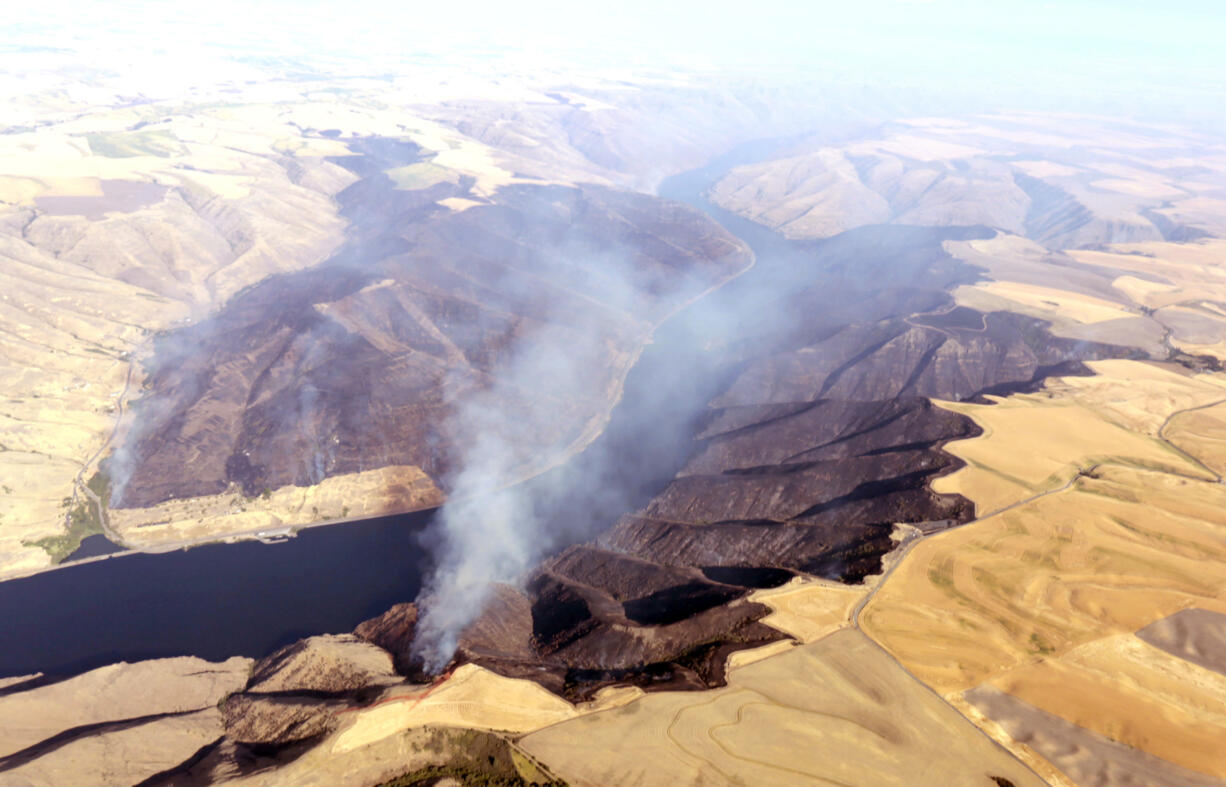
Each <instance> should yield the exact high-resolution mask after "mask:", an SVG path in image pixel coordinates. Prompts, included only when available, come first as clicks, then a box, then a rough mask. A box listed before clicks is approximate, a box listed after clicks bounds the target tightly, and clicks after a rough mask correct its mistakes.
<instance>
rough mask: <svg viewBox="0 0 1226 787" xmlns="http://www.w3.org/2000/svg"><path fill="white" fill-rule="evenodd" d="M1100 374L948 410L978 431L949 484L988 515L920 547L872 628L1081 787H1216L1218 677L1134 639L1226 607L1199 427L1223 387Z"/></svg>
mask: <svg viewBox="0 0 1226 787" xmlns="http://www.w3.org/2000/svg"><path fill="white" fill-rule="evenodd" d="M1090 366H1091V367H1092V369H1093V371H1094V372H1096V375H1095V376H1092V377H1069V378H1062V379H1058V380H1052V381H1050V382H1049V383H1048V384H1047V385H1046V386H1045V387H1044V389H1043V390H1042V391H1040V392H1038V393H1035V394H1023V395H1014V396H1010V397H1007V398H1004V399H1001V400H998V401H997V402H995V403H993V404H988V405H975V404H946V405H944V406H947V407H951V408H956V409H957V410H959V411H960V412H964V413H966V414H967V415H969V416H971V417H972V418H974V419H976V421H977V422H978V423H980V425H981V426H983V427H984V434H983V435H982V436H980V437H977V438H972V439H969V440H966V441H962V442H958V443H953V444H951V445H950V446H949V450H950V451H952V452H953V453H955V454H957V455H959V456H961V457H963V458H964V459H965V460H966V461H967V463H968V464H967V467H965V468H963V469H962V470H960V471H958V472H956V473H954V474H952V475H950V476H947V477H945V478H943V479H940V480H939V481H938V482H937V483H938V484H939V485H941V488H942V489H943V490H945V491H955V490H956V491H958V492H960V493H961V494H964V495H966V496H968V497H970V498H971V499H972V500H974V501H975V502H976V504H977V506H978V507H979V509H980V511H982V512H984V513H985V514H987V518H984V519H980V520H978V521H976V522H973V523H971V524H969V525H967V526H965V527H963V528H960V529H958V530H955V531H952V532H948V533H944V534H940V535H937V536H933V537H931V538H930V539H927V540H926V541H924V542H923V543H920V544H918V545H916V546H915V547H914V548H913V549H912V550H911V551H910V552H909V553H908V554H907V556H906V557H905V558H904V559H903V560H902V561H901V563H900V564H899V567H898V569H897V570H896V571H895V572H894V573H893V574H892V575H891V576H890V577H889V578H888V579H887V580H886V581H885V583H884V584H883V585H882V586H881V588H880V590H879V591H878V592H877V593H876V594H875V596H874V597H873V598H872V600H871V601H870V602H869V603H868V604H867V606H866V607H865V609H864V611H863V613H862V615H861V618H860V620H861V623H862V625H863V628H864V631H865V633H867V634H868V635H869V636H871V637H872V638H873V639H875V640H876V641H878V642H880V643H881V644H882V646H883V647H885V648H886V649H887V650H889V651H890V652H891V653H892V654H894V655H895V656H896V657H897V658H898V659H899V660H900V662H901V663H902V664H903V665H904V666H906V667H907V669H908V670H910V671H911V672H912V673H913V674H915V675H916V676H917V677H918V678H920V679H921V680H923V681H924V682H925V683H927V684H928V685H930V686H932V687H933V688H934V689H936V690H937V691H938V692H940V693H941V694H942V695H944V696H946V697H947V698H948V699H950V700H951V701H952V702H954V703H955V705H957V706H958V707H960V708H962V709H963V710H964V712H966V713H968V714H969V715H970V716H971V717H972V718H975V719H976V720H977V721H979V722H980V723H982V724H984V725H985V729H987V730H989V731H991V732H993V733H994V734H996V735H998V736H1004V737H1003V738H1002V740H1003V741H1004V742H1006V743H1007V744H1008V745H1009V746H1010V747H1011V748H1013V749H1014V750H1015V751H1017V752H1018V753H1019V754H1021V755H1022V756H1033V754H1035V753H1037V754H1039V755H1041V756H1044V757H1046V758H1047V759H1048V760H1049V761H1050V762H1052V763H1053V764H1054V765H1056V767H1058V768H1060V769H1062V770H1063V771H1064V773H1065V774H1066V775H1067V776H1069V777H1070V778H1072V779H1073V780H1074V781H1075V782H1078V783H1082V782H1085V781H1089V782H1093V781H1095V780H1098V779H1101V778H1108V779H1114V778H1117V777H1118V774H1120V773H1126V772H1134V773H1137V774H1141V773H1145V774H1149V775H1148V776H1146V777H1145V778H1146V779H1149V780H1150V783H1171V784H1181V783H1200V781H1199V780H1201V779H1202V778H1208V777H1209V776H1216V777H1219V778H1220V777H1222V776H1224V775H1226V770H1224V767H1223V761H1222V760H1221V758H1220V756H1219V754H1218V753H1217V751H1216V748H1215V747H1214V746H1213V745H1211V744H1210V743H1209V742H1210V741H1215V740H1218V739H1220V737H1221V735H1222V734H1223V733H1224V732H1226V728H1223V724H1224V721H1226V720H1224V719H1223V718H1222V717H1221V714H1220V709H1219V708H1218V707H1217V706H1218V705H1219V704H1220V700H1215V699H1214V698H1215V697H1218V696H1219V695H1220V694H1221V691H1222V690H1223V687H1224V686H1226V684H1222V678H1221V675H1220V674H1217V673H1214V672H1212V670H1211V669H1207V668H1205V667H1204V666H1199V665H1198V664H1197V663H1195V662H1194V661H1189V660H1188V658H1189V656H1188V655H1186V654H1185V653H1182V652H1181V651H1180V650H1179V648H1178V647H1174V646H1172V648H1171V652H1164V651H1163V650H1161V649H1160V648H1158V647H1155V646H1152V645H1149V644H1146V643H1145V642H1143V641H1142V640H1140V639H1137V638H1136V637H1135V636H1134V635H1133V633H1134V632H1137V631H1138V630H1141V629H1144V628H1145V627H1147V626H1149V625H1150V624H1153V623H1154V622H1155V621H1158V620H1160V619H1163V618H1165V617H1167V616H1169V615H1172V614H1174V613H1178V612H1179V611H1180V610H1184V609H1187V608H1191V607H1195V608H1199V609H1203V610H1210V611H1212V610H1216V611H1218V612H1223V611H1226V568H1223V566H1224V565H1226V562H1224V561H1226V514H1224V513H1223V511H1226V487H1224V486H1223V485H1222V484H1221V483H1219V480H1218V476H1217V472H1216V470H1214V469H1213V468H1214V467H1215V466H1220V463H1221V462H1222V454H1221V450H1220V443H1218V442H1216V441H1215V440H1214V436H1213V431H1212V428H1206V424H1207V425H1208V426H1209V427H1212V426H1214V425H1216V424H1217V421H1216V420H1215V418H1214V416H1215V414H1216V411H1217V408H1218V407H1220V403H1221V401H1222V399H1223V388H1222V379H1221V377H1220V375H1216V374H1195V375H1194V374H1191V373H1188V372H1187V371H1186V370H1182V369H1179V368H1178V367H1170V366H1159V365H1153V364H1146V363H1139V362H1135V361H1104V362H1095V363H1092V364H1090ZM1198 417H1199V418H1201V419H1203V420H1202V421H1195V420H1193V421H1192V423H1193V424H1195V425H1197V426H1199V427H1200V428H1196V429H1188V428H1187V426H1186V425H1184V422H1185V419H1195V418H1198ZM1181 426H1182V429H1181V428H1180V427H1181ZM1217 428H1220V425H1218V426H1217ZM1215 463H1217V464H1216V465H1215ZM993 511H999V512H1000V513H996V514H992V513H991V512H993ZM1205 614H1209V613H1205ZM1180 631H1183V630H1182V629H1181V630H1180ZM1164 636H1167V637H1168V639H1170V638H1171V637H1175V638H1176V639H1177V638H1178V637H1176V635H1174V634H1169V635H1164ZM1179 636H1187V635H1186V633H1185V634H1180V635H1179ZM964 693H965V694H964ZM1112 774H1116V776H1112ZM1206 783H1208V782H1206Z"/></svg>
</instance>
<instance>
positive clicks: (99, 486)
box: [21, 470, 111, 563]
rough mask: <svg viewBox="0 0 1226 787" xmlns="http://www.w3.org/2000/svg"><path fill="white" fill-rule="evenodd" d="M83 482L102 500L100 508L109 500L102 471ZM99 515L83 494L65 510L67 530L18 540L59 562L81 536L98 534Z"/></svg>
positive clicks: (79, 544) (96, 508) (109, 484)
mask: <svg viewBox="0 0 1226 787" xmlns="http://www.w3.org/2000/svg"><path fill="white" fill-rule="evenodd" d="M85 485H86V486H87V487H89V489H90V491H92V492H93V493H94V494H95V495H97V496H98V499H99V500H100V501H102V508H105V507H106V506H107V505H108V504H109V503H110V500H111V480H110V478H109V477H107V475H106V473H104V472H102V471H101V470H99V471H98V472H97V473H94V475H93V477H91V478H90V479H89V481H87V482H86V484H85ZM70 502H71V501H70ZM102 516H104V514H103V512H102V511H101V510H100V509H99V507H98V506H96V505H94V501H93V500H91V499H89V498H86V499H84V500H81V501H80V502H78V503H77V504H76V506H74V507H73V508H72V509H71V510H69V512H68V529H67V532H64V533H61V534H60V535H58V536H47V537H45V538H40V539H37V540H35V541H22V542H21V544H22V546H27V547H38V548H39V549H41V550H43V551H45V552H46V553H47V554H48V555H50V556H51V562H52V563H62V562H64V559H65V558H67V557H68V556H69V555H71V554H72V553H73V552H76V551H77V549H78V548H80V546H81V542H82V541H83V540H85V539H86V538H88V537H89V536H96V535H101V534H102V532H103V530H102Z"/></svg>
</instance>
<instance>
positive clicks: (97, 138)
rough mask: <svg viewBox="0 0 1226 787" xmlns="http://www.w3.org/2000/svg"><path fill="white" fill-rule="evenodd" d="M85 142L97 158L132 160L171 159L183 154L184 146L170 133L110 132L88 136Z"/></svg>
mask: <svg viewBox="0 0 1226 787" xmlns="http://www.w3.org/2000/svg"><path fill="white" fill-rule="evenodd" d="M85 141H86V142H88V143H89V149H90V150H91V151H92V152H93V154H94V155H95V156H104V157H106V158H132V157H133V156H158V157H159V158H170V157H171V156H172V155H175V154H177V153H181V152H183V146H182V145H181V144H180V143H179V140H178V139H176V138H175V136H174V135H173V134H171V133H170V132H169V131H164V130H163V131H109V132H99V133H93V134H86V135H85Z"/></svg>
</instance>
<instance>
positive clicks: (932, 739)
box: [521, 631, 1042, 787]
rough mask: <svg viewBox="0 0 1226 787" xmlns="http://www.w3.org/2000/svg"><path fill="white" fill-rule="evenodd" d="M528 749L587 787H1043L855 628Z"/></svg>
mask: <svg viewBox="0 0 1226 787" xmlns="http://www.w3.org/2000/svg"><path fill="white" fill-rule="evenodd" d="M521 745H523V746H524V748H525V749H527V750H528V751H529V752H531V753H532V754H534V755H535V756H537V757H538V758H540V759H541V760H542V761H544V762H545V763H546V764H548V765H549V766H550V767H551V768H552V769H553V770H555V771H556V772H557V773H558V774H559V775H560V776H562V777H563V778H565V779H567V780H568V781H569V782H571V783H573V784H577V785H599V784H610V783H622V782H627V781H632V782H634V783H636V784H649V785H654V784H659V785H674V784H727V783H738V782H743V783H750V784H780V785H783V784H828V783H831V782H834V783H841V784H859V783H872V784H883V785H884V784H899V785H902V784H907V785H919V784H933V785H938V784H949V783H950V780H951V779H953V780H955V781H958V782H960V783H967V784H977V783H980V782H983V783H985V784H991V783H992V782H991V777H994V776H995V777H999V778H1003V779H1007V780H1009V782H1010V783H1012V784H1015V785H1019V787H1020V785H1031V784H1041V783H1042V782H1040V781H1039V780H1038V779H1037V778H1036V777H1035V776H1034V775H1033V774H1032V773H1030V772H1029V771H1027V770H1026V769H1025V768H1024V767H1023V766H1021V765H1020V763H1018V762H1017V761H1016V760H1013V759H1012V758H1011V757H1009V756H1008V755H1007V754H1006V753H1005V752H1004V751H1003V750H1001V749H999V748H998V747H997V746H996V745H995V744H994V743H992V742H991V741H990V740H989V739H988V738H987V737H986V736H984V735H982V734H981V733H979V732H978V731H977V730H976V729H975V728H974V727H973V726H971V725H970V724H969V723H968V722H967V721H966V720H965V719H963V718H962V717H961V716H959V715H958V714H957V713H956V712H955V711H954V710H953V709H952V708H950V707H949V706H947V705H945V704H944V703H943V702H941V701H940V700H939V699H938V698H937V697H936V696H934V695H933V694H931V693H930V692H929V691H927V690H926V689H925V688H924V687H922V686H921V685H919V684H918V683H917V682H916V681H915V680H914V679H912V678H910V677H909V676H907V675H906V673H904V672H903V671H902V670H900V669H899V668H898V666H897V665H896V664H895V663H894V662H893V661H892V660H891V659H890V658H889V657H888V656H886V655H885V654H884V653H882V652H881V651H880V650H879V649H878V648H877V647H876V646H874V645H873V644H872V643H870V642H868V641H866V640H865V639H864V637H863V636H862V635H861V634H859V633H857V632H853V631H845V632H841V633H837V634H834V635H831V636H829V637H826V638H825V639H822V640H820V641H818V642H816V643H813V644H811V645H804V646H800V647H796V648H793V649H792V650H791V651H789V652H787V653H784V654H782V655H778V656H774V657H771V658H768V659H765V660H762V661H759V662H756V663H754V664H751V665H749V666H746V667H743V668H741V669H738V670H735V671H733V672H732V673H730V675H729V679H728V686H727V687H726V688H722V689H715V690H713V691H710V692H702V693H690V692H687V693H669V694H652V695H649V696H647V697H644V698H641V699H639V700H637V701H636V702H634V703H631V704H629V705H626V706H624V707H622V708H617V709H612V710H608V711H603V712H600V713H595V714H592V715H589V716H584V717H581V718H579V719H576V720H574V721H570V722H565V723H563V724H558V725H554V726H552V727H548V728H546V729H544V730H542V731H540V732H536V733H533V734H531V735H528V736H526V737H525V738H523V739H522V741H521Z"/></svg>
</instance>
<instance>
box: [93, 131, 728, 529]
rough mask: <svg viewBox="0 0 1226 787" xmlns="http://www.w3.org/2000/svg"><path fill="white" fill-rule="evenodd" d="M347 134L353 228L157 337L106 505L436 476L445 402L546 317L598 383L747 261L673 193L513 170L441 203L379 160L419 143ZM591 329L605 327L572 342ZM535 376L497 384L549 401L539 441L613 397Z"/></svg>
mask: <svg viewBox="0 0 1226 787" xmlns="http://www.w3.org/2000/svg"><path fill="white" fill-rule="evenodd" d="M351 147H355V148H358V149H359V150H360V151H361V152H362V153H363V154H364V155H360V156H354V157H346V158H338V159H336V161H337V162H338V163H341V164H343V165H344V166H347V167H349V168H350V169H352V170H353V171H354V172H355V173H356V174H358V175H359V176H361V179H360V180H358V181H357V182H355V183H354V184H353V185H351V186H349V187H348V188H347V189H345V190H344V191H343V192H342V193H341V194H340V195H339V197H338V200H339V202H340V204H341V206H342V214H343V215H344V216H345V217H346V218H347V219H348V220H349V221H350V228H349V235H348V240H347V241H346V243H345V244H344V245H343V247H342V248H341V249H340V250H338V252H337V253H336V255H335V256H334V257H333V258H332V259H331V260H329V261H328V262H326V263H325V264H323V265H321V266H319V267H316V268H312V269H309V270H305V271H301V272H299V273H293V274H288V275H280V276H274V277H272V278H270V279H267V280H265V281H264V282H262V283H260V284H258V285H256V286H254V287H252V288H251V289H249V290H247V291H245V292H244V293H242V294H240V295H239V296H238V297H236V298H235V299H234V300H233V301H232V302H231V303H230V304H229V305H227V307H226V308H225V309H224V310H222V311H221V312H220V313H218V314H217V315H216V316H214V317H212V318H210V319H208V320H206V321H203V322H201V323H199V324H197V325H193V326H191V327H189V328H185V329H183V330H181V331H176V332H174V333H171V334H169V335H167V336H165V337H163V338H162V339H161V341H159V343H158V345H157V348H156V354H155V358H154V359H153V368H152V370H151V373H150V375H149V377H148V381H147V388H148V390H147V391H146V393H145V395H144V396H143V397H142V399H141V401H140V402H138V404H137V407H136V414H137V419H138V420H137V423H136V427H135V428H134V430H133V435H132V438H130V440H129V444H128V447H127V452H126V453H124V454H121V458H120V459H117V460H116V461H114V462H112V465H111V469H112V475H116V476H119V477H120V479H121V480H120V483H119V485H118V487H117V488H118V489H120V490H121V491H122V495H121V498H120V499H119V500H118V501H117V505H120V506H123V507H130V508H131V507H144V506H149V505H154V504H157V503H160V502H163V501H165V500H168V499H171V498H182V497H192V496H198V495H209V494H219V493H222V492H224V491H225V490H226V489H227V488H229V487H230V486H231V485H232V484H237V485H239V486H241V487H242V488H243V490H244V492H245V493H246V494H247V495H248V496H252V495H257V494H259V493H260V492H261V491H262V490H264V489H269V488H276V487H279V486H282V485H287V484H297V485H311V484H316V483H319V482H320V481H322V480H323V479H324V478H326V477H329V476H333V475H338V474H343V473H352V472H358V471H362V470H370V469H375V468H379V467H385V466H388V465H416V466H418V467H421V468H422V469H423V470H424V471H425V472H426V473H427V474H428V475H430V476H431V477H432V478H433V479H434V480H435V481H436V482H437V483H439V484H440V485H443V486H445V484H446V482H447V479H448V471H449V469H450V468H451V466H452V464H453V459H452V455H451V453H452V448H453V446H452V445H450V443H449V441H448V436H447V435H446V434H444V433H443V430H442V428H441V427H442V425H443V424H444V423H446V421H447V417H448V415H449V412H450V409H449V408H450V407H451V404H452V403H453V402H455V401H457V400H462V399H463V398H464V397H465V396H466V395H467V394H468V392H472V391H476V390H480V389H482V388H483V387H484V386H487V385H488V383H489V380H490V376H491V374H493V373H495V372H496V370H497V368H498V367H499V365H500V363H502V362H504V361H506V359H507V357H508V355H509V354H510V353H512V352H513V351H514V350H515V348H517V347H518V346H519V340H520V339H521V338H522V337H524V336H526V335H537V333H538V332H539V331H540V330H541V329H542V328H543V327H545V326H548V328H549V331H548V334H547V335H548V336H549V337H550V340H551V341H554V342H557V343H559V344H560V345H563V346H566V345H569V347H570V349H571V350H572V351H573V349H574V347H576V346H580V345H582V346H584V348H585V350H586V351H587V352H588V353H589V354H590V355H591V356H592V364H591V366H592V368H591V374H592V375H594V376H598V377H603V378H607V380H604V381H603V384H601V383H600V382H594V383H593V384H592V385H590V386H587V390H591V391H601V392H605V391H608V392H612V391H614V390H616V381H617V379H618V378H619V377H620V376H621V375H623V374H624V371H625V369H626V367H627V366H628V364H629V363H630V361H631V359H632V358H633V355H634V353H636V352H637V351H638V349H639V347H640V346H641V345H642V343H643V342H644V341H646V339H647V337H648V336H649V334H650V330H651V328H652V327H653V326H654V325H655V324H656V323H657V322H658V321H659V320H660V319H662V318H663V316H664V315H665V314H667V313H668V312H670V311H672V310H673V309H675V308H676V307H677V305H678V304H680V303H682V302H684V301H686V300H688V299H691V298H693V297H695V296H696V295H697V294H699V293H701V292H703V291H705V290H706V289H708V288H710V287H711V286H713V285H715V284H717V283H719V282H721V281H723V280H724V279H726V278H728V277H729V276H732V275H734V274H736V273H739V272H740V271H741V270H743V269H744V268H745V267H746V266H747V265H748V264H749V262H750V255H749V253H748V251H747V250H746V249H745V247H744V246H743V245H742V244H740V243H739V242H738V241H736V239H735V238H733V237H732V236H731V235H729V234H728V233H727V232H725V231H724V230H723V229H722V228H721V227H720V226H719V225H718V224H717V223H715V222H713V221H711V220H710V219H709V218H707V217H706V216H704V215H703V214H702V213H700V212H698V211H696V210H693V209H691V208H688V207H686V206H684V205H680V204H677V203H668V202H664V201H662V200H659V199H657V198H655V197H651V196H648V195H643V194H635V193H630V192H619V191H613V190H610V189H605V188H601V187H595V186H593V187H584V188H565V187H560V186H547V185H531V184H527V185H518V186H513V187H508V188H504V189H502V190H501V191H500V192H499V195H498V202H497V204H486V205H477V206H474V207H471V208H469V209H467V210H465V211H463V212H456V211H452V210H449V209H448V208H445V207H442V206H440V205H439V204H437V200H440V199H444V198H446V197H452V196H466V195H469V192H468V189H469V187H470V186H471V183H468V182H463V181H462V182H461V183H459V184H452V183H440V184H437V185H435V186H432V187H430V188H426V189H419V190H414V191H403V190H398V189H395V188H393V184H392V182H391V180H390V179H389V178H388V176H387V175H385V174H384V170H386V169H388V168H391V167H394V166H398V165H402V164H405V163H408V162H410V161H413V160H414V159H415V158H416V156H417V149H416V147H415V146H413V145H411V144H410V143H403V142H395V141H391V140H380V139H374V140H367V141H365V142H364V143H357V142H355V143H351ZM469 196H470V195H469ZM611 271H616V273H611ZM627 281H629V282H632V284H633V286H632V287H629V288H627V286H626V285H625V284H624V282H627ZM593 324H595V325H596V326H598V330H595V331H594V330H593V328H592V326H593ZM593 333H596V334H598V335H599V336H600V338H601V341H600V342H599V343H597V344H596V346H591V343H590V342H589V343H588V344H583V343H584V341H585V339H586V337H588V336H591V335H592V334H593ZM536 382H537V383H538V387H536V388H532V389H515V390H508V391H507V392H506V395H505V396H504V402H503V405H504V407H505V409H506V411H507V412H508V413H512V414H513V413H515V412H517V411H519V410H523V409H527V408H529V407H530V405H529V402H535V403H536V405H535V406H536V407H537V408H538V409H539V408H540V402H541V401H545V402H549V403H550V404H551V408H552V413H553V418H552V419H551V420H550V423H549V429H548V430H545V431H544V432H543V433H541V434H536V435H533V439H534V440H535V442H536V444H537V445H538V446H539V449H540V450H539V452H537V454H538V455H539V456H541V457H546V456H549V455H550V454H551V453H556V452H557V451H558V450H560V449H564V448H565V447H566V446H568V445H570V444H572V443H573V442H575V441H577V440H579V439H580V438H581V436H582V435H583V433H584V431H585V429H586V428H588V427H589V425H590V424H591V423H592V421H593V419H598V418H600V417H601V415H602V413H605V412H607V410H608V409H609V407H610V406H611V405H612V403H613V402H612V398H611V395H609V396H603V395H602V396H587V397H580V398H576V397H568V396H566V395H564V394H563V395H559V394H558V392H556V391H553V390H551V389H550V387H549V380H547V379H541V380H539V381H536ZM508 420H509V421H513V420H514V419H513V418H510V419H508ZM184 467H190V468H191V472H190V473H183V472H181V469H182V468H184ZM538 469H539V468H538ZM523 470H524V474H525V475H528V474H531V472H532V471H533V470H534V468H529V467H525V468H523Z"/></svg>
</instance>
